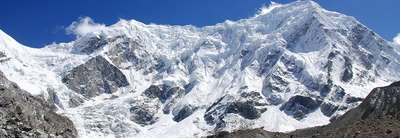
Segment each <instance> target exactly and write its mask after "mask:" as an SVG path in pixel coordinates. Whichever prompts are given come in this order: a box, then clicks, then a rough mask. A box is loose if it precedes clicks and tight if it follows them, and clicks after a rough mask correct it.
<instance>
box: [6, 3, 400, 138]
mask: <svg viewBox="0 0 400 138" xmlns="http://www.w3.org/2000/svg"><path fill="white" fill-rule="evenodd" d="M0 35H1V37H0V51H1V52H2V53H0V70H1V71H3V72H4V74H5V75H6V76H7V77H8V78H9V79H10V80H11V81H14V82H16V83H18V85H20V86H21V88H23V89H25V90H27V91H29V92H31V93H32V94H34V95H38V96H43V97H45V98H47V99H51V102H53V103H54V104H55V105H56V106H57V107H58V108H59V113H61V114H65V115H67V116H68V117H70V119H71V120H72V121H73V122H74V123H75V125H76V127H77V130H78V131H79V134H80V135H81V136H82V137H159V136H163V137H200V136H205V135H208V134H212V133H214V132H216V131H221V130H228V131H229V130H235V129H243V128H258V127H264V129H265V130H268V131H292V130H295V129H299V128H304V127H312V126H317V125H324V124H327V123H329V119H330V118H332V117H336V116H338V115H341V114H343V113H344V112H345V111H347V110H349V109H351V108H353V107H355V106H356V105H358V104H359V103H360V101H361V98H364V97H365V96H366V95H367V94H368V92H369V91H370V90H371V89H372V88H374V87H377V86H383V85H386V84H389V83H391V82H393V81H395V80H397V79H399V78H400V76H399V75H400V74H399V73H398V70H399V68H400V66H399V61H398V59H400V56H399V53H398V51H397V49H396V48H394V47H393V46H391V45H390V44H389V43H388V42H386V41H385V40H384V39H382V38H381V37H380V36H379V35H377V34H375V33H374V32H372V31H371V30H369V29H368V28H366V27H365V26H363V25H362V24H360V23H359V22H358V21H356V20H355V19H354V18H352V17H349V16H345V15H342V14H339V13H335V12H330V11H326V10H324V9H322V8H321V7H320V6H319V5H318V4H316V3H314V2H312V1H299V2H293V3H290V4H286V5H277V4H274V5H273V6H271V7H269V8H266V9H264V10H262V12H260V14H258V15H256V16H254V17H251V18H248V19H243V20H239V21H226V22H224V23H220V24H217V25H214V26H207V27H202V28H197V27H193V26H167V25H154V24H150V25H146V24H143V23H140V22H137V21H134V20H131V21H127V20H121V21H119V22H118V23H116V24H114V25H111V26H107V27H104V28H101V29H98V31H96V32H91V33H87V34H85V35H82V36H79V37H78V38H77V40H75V41H73V42H69V43H62V44H54V45H50V46H47V47H45V48H41V49H32V48H28V47H25V46H22V45H21V44H19V43H17V42H16V41H15V40H13V39H12V38H11V37H9V36H7V35H6V34H5V33H4V32H0ZM2 55H3V56H2ZM121 74H123V75H121Z"/></svg>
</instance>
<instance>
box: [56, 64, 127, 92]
mask: <svg viewBox="0 0 400 138" xmlns="http://www.w3.org/2000/svg"><path fill="white" fill-rule="evenodd" d="M62 82H63V83H64V84H65V85H66V86H67V87H68V88H69V89H71V90H74V91H75V92H78V93H80V94H82V95H83V96H85V97H87V98H90V97H94V96H97V95H99V94H102V93H113V92H115V91H117V90H118V88H120V87H124V86H128V85H129V83H128V81H127V79H126V77H125V75H124V74H123V73H122V72H121V71H120V70H119V69H118V68H117V67H115V66H113V65H112V64H110V63H109V62H108V61H107V60H106V59H104V58H103V57H102V56H96V57H94V58H92V59H90V60H89V61H87V62H86V63H84V64H82V65H79V66H77V67H75V68H74V69H72V70H71V71H69V73H68V74H67V75H65V76H64V78H63V79H62Z"/></svg>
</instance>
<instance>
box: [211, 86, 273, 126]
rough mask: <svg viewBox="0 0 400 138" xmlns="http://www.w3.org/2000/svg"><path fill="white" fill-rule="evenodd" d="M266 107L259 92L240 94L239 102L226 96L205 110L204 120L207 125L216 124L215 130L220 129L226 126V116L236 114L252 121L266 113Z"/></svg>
mask: <svg viewBox="0 0 400 138" xmlns="http://www.w3.org/2000/svg"><path fill="white" fill-rule="evenodd" d="M266 105H267V103H265V101H264V100H263V98H262V97H261V94H260V93H259V92H249V93H242V94H241V95H240V100H235V97H233V96H229V95H228V96H224V97H222V98H220V99H219V100H218V101H217V102H216V103H214V104H213V105H211V106H210V107H209V108H207V110H206V113H205V115H204V120H205V121H206V122H207V124H209V125H214V124H216V128H215V129H221V128H223V127H225V125H226V124H225V121H224V118H225V116H227V115H228V114H237V115H239V116H241V117H243V118H245V119H249V120H254V119H257V118H259V117H260V116H261V114H262V113H264V112H265V111H267V108H266V107H265V106H266Z"/></svg>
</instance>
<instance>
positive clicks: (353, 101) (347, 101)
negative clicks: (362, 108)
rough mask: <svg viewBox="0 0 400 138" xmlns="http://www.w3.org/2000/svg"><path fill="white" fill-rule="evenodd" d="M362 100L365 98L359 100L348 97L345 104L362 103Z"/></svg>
mask: <svg viewBox="0 0 400 138" xmlns="http://www.w3.org/2000/svg"><path fill="white" fill-rule="evenodd" d="M362 100H363V98H359V97H347V98H346V100H345V102H346V103H355V102H360V101H362Z"/></svg>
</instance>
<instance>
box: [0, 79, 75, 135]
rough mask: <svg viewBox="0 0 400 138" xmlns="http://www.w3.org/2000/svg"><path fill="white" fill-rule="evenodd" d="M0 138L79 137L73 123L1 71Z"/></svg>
mask: <svg viewBox="0 0 400 138" xmlns="http://www.w3.org/2000/svg"><path fill="white" fill-rule="evenodd" d="M0 137H7V138H14V137H15V138H18V137H66V138H74V137H77V131H76V129H75V128H74V125H73V123H72V122H71V121H70V120H69V119H68V118H66V117H64V116H61V115H58V114H56V113H55V112H53V111H52V108H51V107H50V106H49V104H48V103H46V102H45V101H43V100H42V99H41V98H37V97H33V96H31V95H30V94H29V93H27V92H25V91H23V90H21V89H20V88H19V87H18V86H17V85H16V84H15V83H13V82H10V81H8V80H7V79H6V78H5V77H4V75H3V74H2V73H1V72H0Z"/></svg>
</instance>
